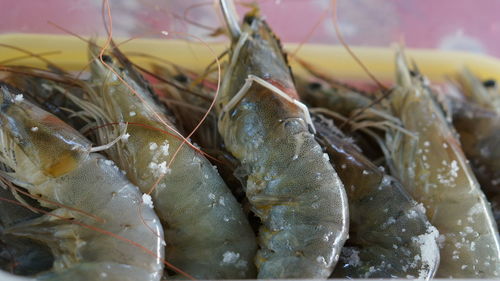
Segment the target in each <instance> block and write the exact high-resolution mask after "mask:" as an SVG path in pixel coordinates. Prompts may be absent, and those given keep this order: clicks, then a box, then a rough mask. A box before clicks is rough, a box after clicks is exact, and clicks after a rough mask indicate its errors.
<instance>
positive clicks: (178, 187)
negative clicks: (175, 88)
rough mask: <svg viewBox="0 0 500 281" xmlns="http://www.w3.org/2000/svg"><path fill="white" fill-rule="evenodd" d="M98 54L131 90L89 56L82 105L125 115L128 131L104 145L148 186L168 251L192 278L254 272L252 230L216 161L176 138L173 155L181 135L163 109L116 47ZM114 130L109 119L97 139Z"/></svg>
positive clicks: (107, 116) (115, 118) (113, 117)
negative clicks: (87, 85)
mask: <svg viewBox="0 0 500 281" xmlns="http://www.w3.org/2000/svg"><path fill="white" fill-rule="evenodd" d="M99 51H100V50H99V49H98V48H96V47H94V46H92V45H90V52H91V56H97V54H98V53H99ZM105 59H106V63H107V64H108V65H110V66H111V67H112V68H113V70H114V71H115V72H116V73H119V75H120V76H121V77H123V79H124V80H125V81H126V82H127V83H128V84H129V85H130V86H131V87H132V88H133V89H134V91H135V93H133V92H132V91H131V90H130V89H129V88H128V87H127V86H126V85H124V84H123V83H122V82H121V81H120V80H119V78H118V77H117V75H116V74H115V73H113V72H111V71H110V70H109V69H108V68H107V67H106V66H105V65H103V64H102V63H101V62H100V61H99V60H94V61H93V63H92V64H91V83H92V84H93V85H94V88H95V92H93V91H91V92H89V93H90V94H89V99H90V101H91V102H92V103H93V104H92V105H90V106H89V105H88V104H87V111H89V112H99V111H100V110H102V112H103V115H102V118H100V116H98V115H96V117H97V119H98V120H97V122H98V123H99V124H100V125H103V124H106V123H110V122H119V123H121V124H125V123H126V122H130V123H132V124H129V125H128V128H127V134H128V136H129V137H128V138H127V139H122V140H121V141H120V142H119V143H118V144H117V146H114V147H112V148H110V149H108V150H107V151H106V152H107V154H108V155H109V156H110V158H111V159H113V160H115V161H116V162H117V163H118V165H119V166H120V168H122V169H123V170H125V171H126V172H127V176H128V177H129V178H130V180H131V181H132V182H133V183H135V184H137V185H138V186H139V188H140V189H141V190H142V191H143V192H149V191H150V189H151V188H152V187H154V186H155V189H154V191H153V192H152V193H151V196H152V200H153V203H154V206H155V210H156V212H157V213H158V215H159V217H160V218H161V219H162V220H163V221H164V222H165V239H166V241H167V251H166V256H167V259H168V260H169V261H170V262H171V263H172V264H174V265H175V266H177V267H179V268H180V269H182V270H183V271H185V272H187V273H188V274H190V275H192V276H193V277H195V278H199V279H242V278H252V277H254V276H255V266H254V264H253V263H252V259H253V257H254V255H255V251H256V248H257V245H256V244H257V243H256V240H255V236H254V233H253V231H252V229H251V227H250V225H249V223H248V220H247V218H246V217H245V215H244V213H243V210H242V208H241V206H240V205H239V203H238V202H237V201H236V199H235V198H234V196H233V195H232V194H231V191H230V190H229V189H228V187H227V186H226V184H225V183H224V181H223V180H222V178H221V177H220V175H219V174H218V172H217V169H216V168H215V167H214V166H212V164H211V163H210V162H209V161H208V160H207V159H206V158H205V157H204V156H203V155H202V154H201V153H200V152H198V151H196V150H195V149H193V147H192V145H191V144H190V143H184V144H183V146H182V148H181V149H180V150H179V151H178V153H177V155H176V156H175V160H174V158H173V157H174V155H175V154H174V153H175V152H176V151H177V149H178V148H179V146H180V145H181V144H182V143H183V140H182V139H181V138H180V136H179V135H177V134H176V133H175V132H173V131H172V128H175V126H174V124H173V122H172V121H171V118H170V115H169V113H168V112H167V110H166V109H165V108H162V107H161V106H160V103H159V102H157V101H156V96H155V95H154V93H153V92H152V90H151V89H150V86H149V84H147V82H146V81H145V80H144V78H143V77H142V76H141V75H140V74H139V73H138V72H137V71H136V70H135V69H134V68H133V66H132V65H131V63H130V61H128V60H127V59H126V58H125V57H124V56H123V54H121V53H120V52H119V51H118V49H116V48H115V50H114V52H113V54H108V55H106V57H105ZM96 107H97V108H96ZM158 117H161V119H162V121H160V120H158ZM165 124H167V126H168V128H166V127H167V126H165ZM139 125H140V126H139ZM155 129H167V130H168V132H167V133H165V131H161V130H155ZM116 131H117V130H115V128H114V127H106V128H104V129H103V130H100V131H99V132H98V142H99V143H101V144H104V143H107V142H108V141H109V140H111V139H114V138H116V137H117V136H119V134H118V133H117V132H116ZM172 160H174V161H173V162H172V164H171V165H170V166H167V163H171V161H172ZM159 178H160V179H161V180H160V181H159V182H156V181H157V180H158V179H159Z"/></svg>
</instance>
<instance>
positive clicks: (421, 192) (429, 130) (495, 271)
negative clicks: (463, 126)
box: [386, 53, 500, 278]
mask: <svg viewBox="0 0 500 281" xmlns="http://www.w3.org/2000/svg"><path fill="white" fill-rule="evenodd" d="M396 66H397V67H396V68H397V79H396V80H397V82H398V83H397V87H396V88H395V89H394V91H393V93H392V94H391V95H390V103H391V110H392V112H393V114H394V115H395V116H396V117H398V118H400V120H401V121H402V123H403V125H404V127H405V129H406V130H409V131H411V132H414V134H415V136H414V135H408V134H402V133H401V132H392V133H390V132H389V133H388V134H387V135H386V137H387V146H388V147H389V150H390V151H391V153H392V157H391V159H392V161H393V167H395V171H394V172H393V174H395V175H396V176H397V177H398V178H400V179H401V181H402V183H403V185H404V186H405V188H407V190H408V192H409V193H410V194H411V195H412V196H413V198H415V200H416V201H418V202H421V203H423V204H424V206H425V208H426V209H427V216H428V217H429V220H430V222H431V223H432V224H433V225H434V226H435V227H436V228H437V229H438V230H439V232H440V234H441V236H440V240H442V241H443V242H442V245H443V247H442V249H441V264H440V266H439V269H438V272H437V274H436V276H437V277H443V278H448V277H456V278H494V277H498V276H499V274H500V270H499V269H500V242H499V236H498V230H497V226H496V223H495V221H494V219H493V215H492V212H491V207H490V205H489V203H488V202H487V200H486V198H485V196H484V194H483V192H482V191H481V188H480V186H479V184H478V182H477V180H476V178H475V176H474V174H473V173H472V170H471V168H470V167H469V164H468V163H467V159H466V158H465V155H464V154H463V152H462V149H461V147H460V144H459V141H458V139H457V138H456V136H455V134H454V132H453V131H452V129H451V127H450V124H448V122H447V121H446V119H445V117H444V114H443V112H442V110H441V109H440V108H439V107H438V105H437V103H436V102H435V100H434V98H433V96H432V93H431V91H430V88H429V87H428V86H427V85H426V83H425V79H424V77H422V76H421V75H420V74H419V73H416V72H415V70H414V71H413V72H412V73H413V74H411V73H410V71H409V69H408V67H407V66H406V62H405V60H404V58H403V55H402V54H401V53H399V54H398V56H397V58H396Z"/></svg>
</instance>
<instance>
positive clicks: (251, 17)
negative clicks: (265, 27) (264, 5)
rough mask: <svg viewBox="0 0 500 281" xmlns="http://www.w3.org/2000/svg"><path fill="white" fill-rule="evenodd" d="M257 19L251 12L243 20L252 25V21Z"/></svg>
mask: <svg viewBox="0 0 500 281" xmlns="http://www.w3.org/2000/svg"><path fill="white" fill-rule="evenodd" d="M254 20H255V16H254V15H251V14H247V15H246V16H245V18H244V19H243V22H245V23H247V24H248V25H251V24H252V22H253V21H254Z"/></svg>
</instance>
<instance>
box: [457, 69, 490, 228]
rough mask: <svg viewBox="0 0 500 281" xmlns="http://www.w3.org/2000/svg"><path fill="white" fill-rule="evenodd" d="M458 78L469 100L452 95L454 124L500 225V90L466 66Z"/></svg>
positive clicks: (462, 90)
mask: <svg viewBox="0 0 500 281" xmlns="http://www.w3.org/2000/svg"><path fill="white" fill-rule="evenodd" d="M458 80H459V82H460V85H461V88H460V90H461V93H462V94H464V96H465V97H466V100H458V99H450V100H451V101H452V102H451V104H452V106H451V107H452V113H453V126H454V127H455V129H456V131H457V133H458V134H459V135H460V143H461V145H462V148H463V150H464V153H465V155H466V156H467V159H469V160H470V165H471V167H472V169H473V170H474V174H475V175H476V177H477V180H478V181H479V183H480V184H481V188H482V189H483V191H484V193H485V195H486V197H487V198H488V200H489V201H490V202H491V206H492V209H493V214H494V216H495V220H496V222H497V226H499V225H500V180H499V179H500V161H499V160H498V159H500V149H499V146H498V144H499V143H500V106H499V100H500V92H499V90H498V86H497V85H496V83H494V84H493V85H490V86H489V87H486V86H485V85H484V84H483V83H482V82H481V81H480V80H479V79H478V78H477V77H475V76H474V75H473V74H472V73H470V72H469V71H467V70H464V71H463V72H462V73H461V74H460V75H459V76H458Z"/></svg>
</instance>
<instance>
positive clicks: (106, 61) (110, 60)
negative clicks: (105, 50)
mask: <svg viewBox="0 0 500 281" xmlns="http://www.w3.org/2000/svg"><path fill="white" fill-rule="evenodd" d="M102 60H103V61H104V62H105V63H113V59H112V58H111V57H110V56H108V55H102Z"/></svg>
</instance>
